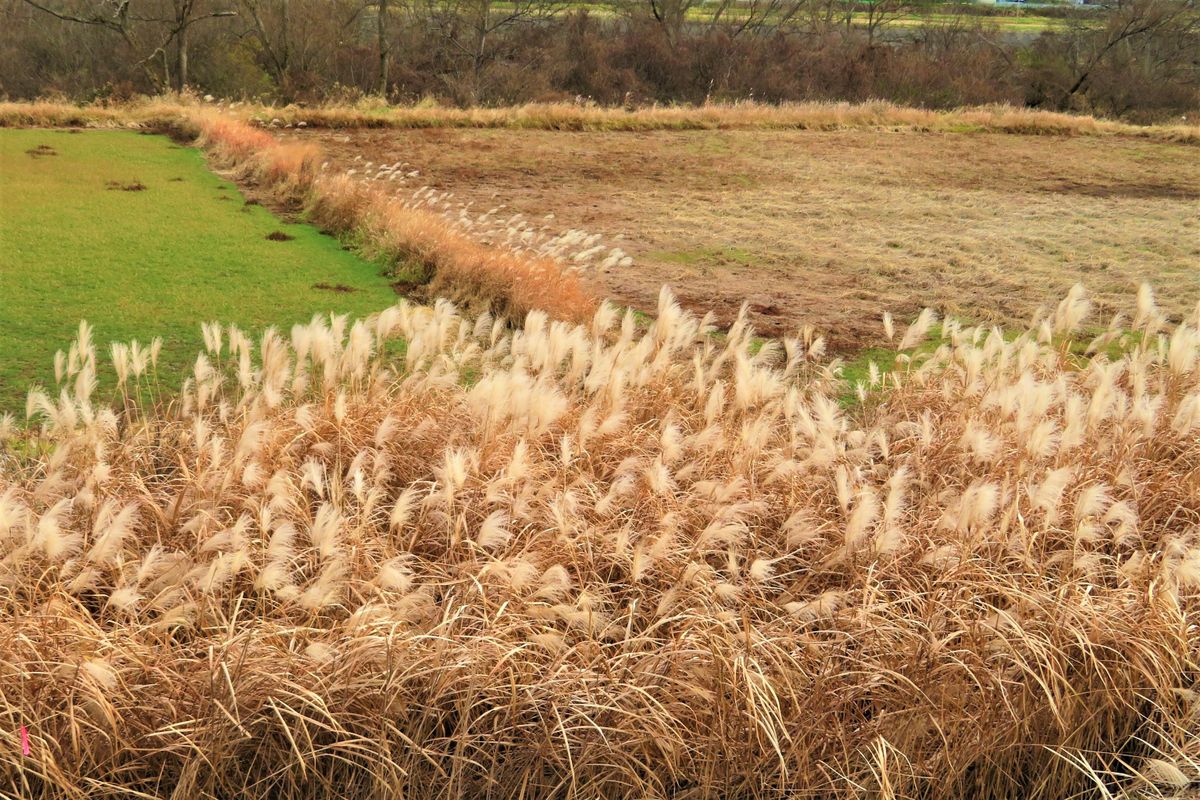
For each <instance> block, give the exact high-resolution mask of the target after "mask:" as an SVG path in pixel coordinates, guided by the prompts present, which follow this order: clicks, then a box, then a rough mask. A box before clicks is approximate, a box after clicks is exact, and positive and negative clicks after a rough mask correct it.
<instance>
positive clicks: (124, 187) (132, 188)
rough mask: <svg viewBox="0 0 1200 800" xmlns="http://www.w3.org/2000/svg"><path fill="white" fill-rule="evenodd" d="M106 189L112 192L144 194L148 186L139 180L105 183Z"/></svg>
mask: <svg viewBox="0 0 1200 800" xmlns="http://www.w3.org/2000/svg"><path fill="white" fill-rule="evenodd" d="M104 188H105V189H107V190H108V191H110V192H144V191H146V188H147V187H146V184H144V183H142V182H141V181H138V180H133V181H129V182H128V183H122V182H121V181H105V183H104Z"/></svg>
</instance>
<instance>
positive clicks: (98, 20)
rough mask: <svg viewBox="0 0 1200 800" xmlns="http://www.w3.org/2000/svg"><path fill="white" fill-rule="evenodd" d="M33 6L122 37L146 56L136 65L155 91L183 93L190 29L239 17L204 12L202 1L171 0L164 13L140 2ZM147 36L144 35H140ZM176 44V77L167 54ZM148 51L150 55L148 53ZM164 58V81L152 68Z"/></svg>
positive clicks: (38, 1)
mask: <svg viewBox="0 0 1200 800" xmlns="http://www.w3.org/2000/svg"><path fill="white" fill-rule="evenodd" d="M25 2H26V3H28V4H29V5H30V6H33V7H34V8H36V9H38V10H39V11H43V12H45V13H47V14H49V15H51V16H53V17H56V18H58V19H60V20H63V21H65V22H75V23H79V24H81V25H93V26H97V27H100V28H103V29H105V30H109V31H113V32H114V33H116V34H118V35H120V36H121V38H122V39H123V40H124V41H125V43H126V44H127V45H128V46H129V48H130V51H131V52H132V53H135V54H139V53H145V55H143V56H142V57H141V58H140V59H138V61H137V66H138V67H139V68H140V69H141V70H142V71H143V72H144V73H145V75H146V77H147V78H148V79H149V80H150V82H151V83H152V84H153V85H154V86H155V87H156V88H164V87H167V86H170V87H172V88H174V89H176V90H182V89H183V88H184V87H185V86H186V85H187V78H188V29H189V28H191V26H192V25H194V24H196V23H197V22H200V21H201V20H206V19H215V18H218V17H231V16H236V15H237V12H236V11H232V10H228V9H216V10H204V9H203V8H201V3H200V0H171V7H170V8H169V9H166V10H164V9H163V8H162V6H161V4H160V3H148V2H143V3H139V4H137V5H136V6H135V5H134V3H133V0H92V1H91V2H86V3H74V4H73V5H68V4H65V3H59V4H57V5H51V4H50V2H49V1H48V0H25ZM140 33H144V36H142V35H139V34H140ZM145 36H149V37H150V38H151V39H152V41H155V42H157V44H154V45H152V46H148V45H146V44H145V42H144V41H142V39H144V38H145ZM172 45H174V49H175V70H174V76H172V71H171V67H170V61H169V59H168V56H167V53H168V51H169V50H170V49H171V47H172ZM147 50H148V52H147ZM156 58H161V60H162V66H163V74H162V76H161V78H160V77H159V76H158V75H156V74H154V72H153V71H152V70H151V69H150V62H151V61H153V60H154V59H156Z"/></svg>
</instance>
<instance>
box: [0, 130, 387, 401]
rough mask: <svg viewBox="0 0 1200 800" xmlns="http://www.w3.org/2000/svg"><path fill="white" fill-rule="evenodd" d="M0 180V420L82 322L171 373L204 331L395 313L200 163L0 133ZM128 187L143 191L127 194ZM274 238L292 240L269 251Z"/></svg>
mask: <svg viewBox="0 0 1200 800" xmlns="http://www.w3.org/2000/svg"><path fill="white" fill-rule="evenodd" d="M39 147H44V148H48V149H43V150H41V151H40V152H42V153H46V155H30V154H29V153H28V152H27V151H30V150H33V151H38V150H37V149H38V148H39ZM51 153H53V154H51ZM0 175H3V181H4V188H3V191H0V297H2V298H3V306H2V307H0V407H4V408H9V409H11V408H14V407H15V406H17V405H19V404H20V403H21V401H22V398H23V397H24V393H25V389H26V387H27V385H28V384H29V383H30V382H31V381H39V382H42V383H49V382H50V381H51V380H52V378H53V373H52V372H51V371H50V363H49V360H48V357H49V355H50V354H52V353H53V352H54V351H55V350H56V349H58V348H61V347H65V346H66V345H67V344H68V343H69V341H70V339H71V337H72V335H73V333H74V330H75V328H76V325H77V323H78V321H79V320H80V319H87V320H88V321H90V322H91V323H92V324H93V325H94V326H95V328H96V338H97V340H98V341H101V342H109V341H127V340H130V339H133V338H137V339H140V340H141V341H142V342H143V343H146V342H148V341H149V339H150V337H152V336H162V337H163V339H164V348H163V356H162V357H163V359H164V361H165V362H166V364H167V365H170V366H180V365H182V364H183V363H184V361H185V360H188V359H190V357H191V356H192V355H193V354H194V353H195V351H196V349H197V348H198V347H199V346H200V327H199V325H200V323H201V322H203V321H207V320H210V319H221V320H231V321H234V322H236V323H238V324H239V325H242V326H245V327H247V328H250V329H259V328H262V327H265V326H267V325H285V326H290V325H291V324H292V323H294V322H298V321H307V319H308V318H310V317H311V316H312V314H313V313H315V312H327V311H336V312H339V313H340V312H352V313H355V314H363V313H367V312H368V311H372V310H375V309H378V308H382V307H384V306H386V305H389V304H390V303H392V302H394V300H395V296H394V293H393V292H392V290H391V288H390V287H389V285H388V282H387V280H386V279H385V278H383V277H381V276H380V274H379V273H380V269H379V268H378V267H377V266H376V265H374V264H371V263H368V262H366V261H364V260H362V259H361V258H358V257H357V256H354V255H353V254H351V253H348V252H346V251H344V250H343V249H342V248H341V247H340V245H339V244H338V243H337V242H336V241H335V240H333V239H331V238H329V237H327V236H323V235H321V234H320V233H319V232H318V231H317V230H316V229H315V228H313V227H311V226H307V225H291V224H284V223H282V222H280V220H278V219H277V218H276V217H275V216H274V215H272V214H271V213H270V212H269V211H267V210H266V209H264V208H262V207H260V206H254V205H252V206H245V205H244V198H243V196H242V195H241V193H240V192H239V191H238V189H237V187H236V186H234V185H233V184H232V183H231V182H230V181H228V180H225V179H223V178H221V177H220V176H217V175H215V174H213V173H212V172H210V171H209V170H208V168H207V167H206V165H205V163H204V159H203V158H202V156H201V154H200V153H199V151H197V150H195V149H191V148H181V147H179V146H177V145H172V144H171V143H170V141H169V140H168V139H166V138H165V137H161V136H154V137H149V136H138V135H136V134H133V133H128V132H120V131H92V132H88V133H86V134H81V135H70V134H68V133H67V132H64V131H36V130H22V131H15V130H9V131H3V132H0ZM110 183H113V184H117V185H116V186H109V185H108V184H110ZM134 183H137V184H139V185H141V186H144V187H145V188H144V189H143V190H135V191H126V190H125V189H126V188H128V187H130V186H131V185H132V184H134ZM275 231H280V232H283V233H286V234H287V235H288V236H291V237H293V239H292V240H290V241H272V240H269V239H267V238H266V237H267V235H268V234H271V233H273V232H275ZM316 284H325V285H328V286H331V287H339V286H341V287H346V288H348V289H351V290H352V291H331V290H329V289H318V288H314V287H315V285H316ZM166 372H167V373H169V374H173V373H176V372H178V370H177V369H168V370H166Z"/></svg>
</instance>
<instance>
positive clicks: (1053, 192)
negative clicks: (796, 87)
mask: <svg viewBox="0 0 1200 800" xmlns="http://www.w3.org/2000/svg"><path fill="white" fill-rule="evenodd" d="M282 135H283V136H284V138H285V139H287V138H289V137H294V138H296V139H299V140H301V141H305V142H318V143H319V144H320V145H321V147H322V149H323V150H324V151H325V153H326V154H327V157H329V158H330V159H331V163H330V167H329V168H330V170H347V169H351V168H356V167H357V168H359V169H360V170H361V167H362V163H365V162H375V163H391V162H392V161H395V160H398V159H403V160H404V161H405V162H407V163H409V164H411V165H413V167H417V168H419V169H420V175H419V176H418V177H416V178H414V179H412V180H411V181H409V183H408V185H409V186H414V187H415V186H419V185H421V184H428V185H430V186H432V187H434V188H436V189H438V190H443V191H449V192H451V193H452V194H453V196H454V198H455V200H456V201H461V202H468V203H471V204H473V208H474V209H475V210H476V211H477V212H482V211H484V210H487V209H490V208H493V207H495V206H500V205H503V206H504V208H505V210H504V211H503V213H502V216H503V215H506V214H512V213H523V214H524V215H525V216H526V217H528V218H530V219H541V218H542V217H544V216H545V215H547V214H553V215H554V217H555V218H554V222H553V224H554V225H556V226H559V227H561V228H562V229H564V230H565V229H568V228H581V229H584V230H588V231H592V232H595V233H601V234H603V235H604V236H605V237H606V239H608V240H609V241H614V240H615V237H617V236H623V239H622V240H621V241H620V244H621V246H622V248H624V249H625V250H626V251H628V252H629V253H630V254H631V255H632V256H633V257H634V265H633V266H632V267H630V268H619V269H613V270H610V271H608V272H602V273H599V274H597V275H595V278H596V280H597V282H598V283H599V284H600V286H601V287H602V290H603V292H604V294H605V295H607V296H610V297H614V298H616V299H617V300H619V301H621V302H623V303H626V304H629V305H632V306H634V307H636V308H640V309H644V310H647V311H650V310H653V308H654V305H655V298H656V295H657V292H658V289H659V287H660V286H661V285H663V284H664V283H667V284H670V285H671V286H672V288H673V289H674V290H675V291H676V292H677V293H678V295H679V296H680V299H681V301H682V302H684V303H685V305H687V306H688V307H690V308H693V309H695V310H696V311H698V312H703V311H707V310H709V309H714V308H715V309H716V310H717V311H718V316H719V319H720V322H721V323H722V324H728V323H729V322H730V321H731V320H732V319H733V318H734V316H735V315H736V313H737V309H738V307H739V306H740V305H741V303H742V301H743V300H746V299H747V298H749V299H750V300H751V302H752V304H753V305H754V306H755V307H754V308H752V311H753V319H754V322H755V325H756V327H758V328H759V329H760V330H761V331H763V332H764V333H767V334H773V335H782V334H786V333H787V332H789V331H792V330H796V329H798V328H799V327H800V326H801V325H802V324H813V325H815V326H816V327H817V328H818V329H820V330H822V331H823V332H827V333H828V334H829V335H830V338H831V345H832V346H833V347H834V348H835V349H837V350H839V351H846V350H852V349H854V348H857V347H861V346H863V345H864V344H874V343H876V342H877V341H878V339H879V333H880V330H879V325H878V319H879V317H878V309H879V308H881V307H883V308H889V309H891V310H893V311H895V312H897V313H899V314H901V315H904V316H911V315H914V314H916V312H917V311H918V310H919V309H920V308H921V307H922V306H926V305H930V306H934V307H936V308H938V309H939V310H941V311H943V312H945V313H950V314H956V315H960V316H964V317H967V318H971V319H976V320H984V321H988V322H996V323H1000V324H1007V325H1016V326H1018V327H1019V326H1020V325H1022V324H1023V323H1024V321H1025V320H1027V319H1028V318H1029V317H1030V315H1031V314H1032V313H1033V312H1034V311H1035V310H1036V309H1037V308H1038V307H1039V306H1042V305H1044V304H1047V303H1052V302H1054V299H1055V298H1056V297H1058V296H1061V294H1062V293H1063V292H1065V291H1066V290H1067V289H1068V288H1069V287H1070V286H1071V285H1072V284H1073V283H1074V282H1076V281H1080V280H1081V281H1084V282H1085V283H1086V284H1087V285H1088V286H1089V289H1091V290H1092V291H1093V292H1094V293H1095V299H1096V302H1097V303H1098V305H1100V306H1101V307H1102V308H1103V309H1104V310H1105V311H1113V310H1116V309H1117V308H1120V307H1121V305H1120V304H1122V303H1126V302H1127V298H1128V297H1129V296H1130V295H1131V293H1132V292H1133V291H1134V290H1135V289H1136V287H1137V286H1138V284H1139V283H1141V282H1142V281H1144V280H1149V281H1152V282H1161V283H1162V284H1163V285H1170V286H1171V287H1172V288H1173V291H1172V292H1171V294H1170V296H1168V297H1165V298H1164V301H1163V302H1164V305H1165V307H1167V308H1168V310H1169V312H1170V313H1171V314H1173V315H1174V316H1175V317H1176V318H1177V319H1178V318H1181V315H1182V314H1184V313H1186V312H1187V311H1189V310H1190V309H1189V308H1188V305H1189V304H1190V303H1191V302H1192V300H1193V298H1195V297H1197V296H1200V273H1197V271H1196V269H1195V266H1196V264H1197V263H1200V219H1198V218H1197V216H1196V208H1197V206H1198V204H1200V157H1198V151H1197V149H1196V148H1195V147H1194V146H1191V145H1179V144H1164V143H1161V142H1149V141H1143V140H1137V139H1129V138H1105V139H1100V138H1086V137H1078V138H1065V137H1064V138H1055V139H1047V138H1045V137H1032V136H1012V135H1001V134H940V133H919V132H879V131H838V132H819V131H804V132H795V131H753V130H751V131H688V132H671V131H659V132H650V133H557V132H546V131H519V132H517V131H490V130H485V131H458V130H428V131H366V130H357V131H338V132H313V131H307V132H303V133H299V132H284V133H283V134H282ZM356 158H361V161H356Z"/></svg>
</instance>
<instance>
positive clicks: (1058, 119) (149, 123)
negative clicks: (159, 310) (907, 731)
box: [0, 96, 1200, 144]
mask: <svg viewBox="0 0 1200 800" xmlns="http://www.w3.org/2000/svg"><path fill="white" fill-rule="evenodd" d="M210 108H219V109H220V110H222V111H223V112H224V113H227V114H229V115H231V116H233V117H235V118H237V119H241V120H245V121H250V122H253V123H254V124H257V125H260V126H264V127H286V126H293V127H295V126H306V127H325V128H511V129H518V130H522V129H534V130H562V131H651V130H714V129H767V130H770V129H791V130H843V129H862V128H871V129H895V130H912V131H937V132H943V133H973V132H992V133H1014V134H1026V135H1053V136H1133V137H1139V138H1148V139H1154V140H1158V141H1171V142H1180V143H1185V144H1200V126H1197V125H1194V124H1186V123H1181V124H1175V125H1166V124H1163V125H1133V124H1130V123H1125V122H1118V121H1116V120H1107V119H1101V118H1097V117H1091V116H1087V115H1082V114H1065V113H1059V112H1052V111H1040V110H1036V109H1028V108H1017V107H1014V106H1003V105H1001V106H981V107H967V108H961V109H955V110H951V111H932V110H927V109H920V108H912V107H908V106H901V105H897V104H895V103H888V102H883V101H874V102H867V103H844V102H843V103H833V102H810V103H784V104H779V105H769V104H763V103H755V102H741V103H730V104H723V103H713V104H706V105H703V106H650V107H643V108H636V109H623V108H610V107H604V106H594V105H582V104H573V103H534V104H527V105H522V106H509V107H500V108H468V109H459V108H450V107H442V106H436V105H417V106H382V107H381V106H379V105H377V104H373V103H361V104H358V105H331V106H306V107H301V106H269V105H261V104H256V103H246V102H234V103H224V102H222V103H219V104H216V105H211V104H204V103H200V102H198V101H197V100H195V99H194V98H191V97H188V96H165V97H162V98H141V99H138V100H134V101H130V102H128V103H125V104H120V105H84V106H76V105H72V104H69V103H61V102H53V101H45V102H38V103H0V127H6V126H9V127H11V126H93V127H116V126H125V125H135V126H143V127H155V126H157V125H161V124H163V123H164V122H167V121H170V120H171V119H176V118H178V117H180V116H181V115H182V116H186V115H187V114H190V113H195V112H196V111H197V110H198V109H210Z"/></svg>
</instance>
